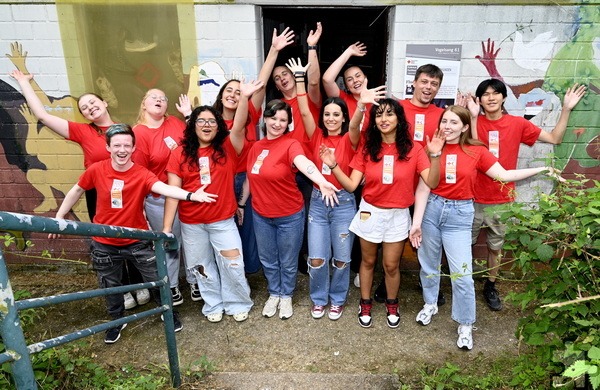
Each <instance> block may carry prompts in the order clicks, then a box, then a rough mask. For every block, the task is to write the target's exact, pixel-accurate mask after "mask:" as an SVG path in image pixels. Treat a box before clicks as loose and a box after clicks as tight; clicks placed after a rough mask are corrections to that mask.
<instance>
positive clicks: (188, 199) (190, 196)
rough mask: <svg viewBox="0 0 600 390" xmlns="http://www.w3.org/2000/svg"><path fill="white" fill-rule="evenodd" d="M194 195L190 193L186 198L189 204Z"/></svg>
mask: <svg viewBox="0 0 600 390" xmlns="http://www.w3.org/2000/svg"><path fill="white" fill-rule="evenodd" d="M193 194H194V193H193V192H188V194H187V196H186V197H185V200H187V201H188V202H191V200H192V195H193Z"/></svg>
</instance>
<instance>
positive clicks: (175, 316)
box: [160, 310, 183, 332]
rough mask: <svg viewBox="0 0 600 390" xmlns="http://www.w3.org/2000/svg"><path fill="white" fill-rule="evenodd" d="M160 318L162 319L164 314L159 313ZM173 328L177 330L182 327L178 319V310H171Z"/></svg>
mask: <svg viewBox="0 0 600 390" xmlns="http://www.w3.org/2000/svg"><path fill="white" fill-rule="evenodd" d="M160 319H161V320H162V321H164V320H165V316H164V315H162V314H161V315H160ZM173 328H174V331H175V332H179V331H180V330H181V329H183V324H182V323H181V321H180V320H179V312H177V311H175V310H173Z"/></svg>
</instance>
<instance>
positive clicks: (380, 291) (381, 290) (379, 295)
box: [375, 279, 387, 303]
mask: <svg viewBox="0 0 600 390" xmlns="http://www.w3.org/2000/svg"><path fill="white" fill-rule="evenodd" d="M386 299H387V289H386V288H385V279H383V280H382V281H381V283H379V286H377V289H376V290H375V302H379V303H384V302H385V300H386Z"/></svg>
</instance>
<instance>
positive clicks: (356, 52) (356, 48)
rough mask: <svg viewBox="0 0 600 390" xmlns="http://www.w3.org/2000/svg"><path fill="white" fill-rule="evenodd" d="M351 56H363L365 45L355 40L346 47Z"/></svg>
mask: <svg viewBox="0 0 600 390" xmlns="http://www.w3.org/2000/svg"><path fill="white" fill-rule="evenodd" d="M346 50H347V51H348V53H350V55H351V56H354V57H363V56H365V55H367V45H365V44H364V43H361V42H355V43H353V44H352V45H350V46H348V48H347V49H346Z"/></svg>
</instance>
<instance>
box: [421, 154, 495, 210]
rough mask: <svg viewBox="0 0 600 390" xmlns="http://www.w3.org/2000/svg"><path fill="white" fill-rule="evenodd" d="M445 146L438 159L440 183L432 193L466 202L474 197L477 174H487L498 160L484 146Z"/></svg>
mask: <svg viewBox="0 0 600 390" xmlns="http://www.w3.org/2000/svg"><path fill="white" fill-rule="evenodd" d="M465 149H466V150H468V153H467V152H465V151H464V150H463V149H462V148H461V147H460V145H458V144H452V145H450V144H446V145H445V146H444V149H443V150H442V155H441V157H440V183H439V184H438V186H437V187H436V189H434V190H431V192H432V193H434V194H436V195H439V196H443V197H444V198H446V199H453V200H466V199H473V197H474V195H475V178H476V177H477V173H478V172H482V173H484V172H487V171H488V169H490V168H491V167H492V165H494V164H495V163H496V162H497V161H498V160H497V159H496V157H494V155H493V154H491V153H490V152H489V151H488V150H487V149H486V147H485V146H473V145H465Z"/></svg>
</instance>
